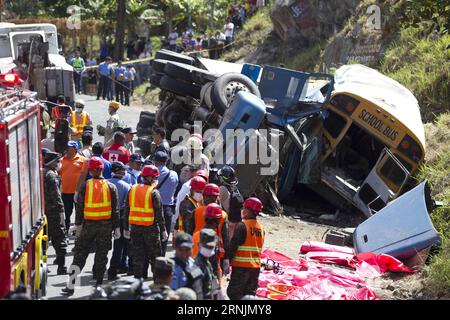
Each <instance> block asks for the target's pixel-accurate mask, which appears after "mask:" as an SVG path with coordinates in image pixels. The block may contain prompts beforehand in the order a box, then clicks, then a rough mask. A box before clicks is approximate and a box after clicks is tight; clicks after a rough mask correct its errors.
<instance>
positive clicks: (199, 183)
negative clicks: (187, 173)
mask: <svg viewBox="0 0 450 320" xmlns="http://www.w3.org/2000/svg"><path fill="white" fill-rule="evenodd" d="M189 185H190V186H191V190H195V191H203V188H205V186H206V181H205V179H203V177H193V178H192V179H191V183H190V184H189Z"/></svg>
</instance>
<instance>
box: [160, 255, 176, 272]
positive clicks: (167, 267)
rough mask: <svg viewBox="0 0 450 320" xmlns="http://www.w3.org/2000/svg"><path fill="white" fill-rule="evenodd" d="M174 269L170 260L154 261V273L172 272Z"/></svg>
mask: <svg viewBox="0 0 450 320" xmlns="http://www.w3.org/2000/svg"><path fill="white" fill-rule="evenodd" d="M174 267H175V262H174V261H173V260H172V259H169V258H164V257H157V258H156V259H155V271H156V270H160V271H173V269H174Z"/></svg>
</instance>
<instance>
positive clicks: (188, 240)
mask: <svg viewBox="0 0 450 320" xmlns="http://www.w3.org/2000/svg"><path fill="white" fill-rule="evenodd" d="M193 246H194V244H193V243H192V236H191V235H190V234H189V233H185V232H180V233H177V237H176V238H175V247H177V248H182V247H185V248H192V247H193Z"/></svg>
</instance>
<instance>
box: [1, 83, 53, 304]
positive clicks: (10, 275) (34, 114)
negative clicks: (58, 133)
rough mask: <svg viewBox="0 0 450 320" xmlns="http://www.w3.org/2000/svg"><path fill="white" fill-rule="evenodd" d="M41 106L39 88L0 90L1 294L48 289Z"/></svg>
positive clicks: (41, 292)
mask: <svg viewBox="0 0 450 320" xmlns="http://www.w3.org/2000/svg"><path fill="white" fill-rule="evenodd" d="M39 111H40V104H39V102H38V101H37V100H36V93H35V92H26V93H25V92H24V93H18V92H14V91H12V92H3V93H0V150H1V151H0V179H1V183H0V206H1V208H2V214H0V299H2V298H3V297H4V296H5V295H6V294H7V293H8V292H9V291H14V290H15V289H16V288H17V287H19V286H25V287H27V288H28V291H29V293H31V294H32V295H33V296H34V297H36V298H39V297H40V296H44V295H45V294H46V283H47V264H46V261H47V256H46V251H47V247H48V240H47V239H48V238H47V223H46V218H45V215H44V203H43V200H42V199H43V198H44V194H43V192H44V191H43V190H44V188H43V177H42V160H41V139H40V128H39V122H40V116H39V114H40V113H39Z"/></svg>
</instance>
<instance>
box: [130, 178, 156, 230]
mask: <svg viewBox="0 0 450 320" xmlns="http://www.w3.org/2000/svg"><path fill="white" fill-rule="evenodd" d="M153 188H154V187H153V186H148V185H145V184H136V185H134V186H132V187H131V190H130V193H129V198H128V201H129V204H130V215H129V218H128V221H129V223H130V224H132V225H138V226H151V225H153V223H154V222H155V214H154V211H153V203H152V191H153Z"/></svg>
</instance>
